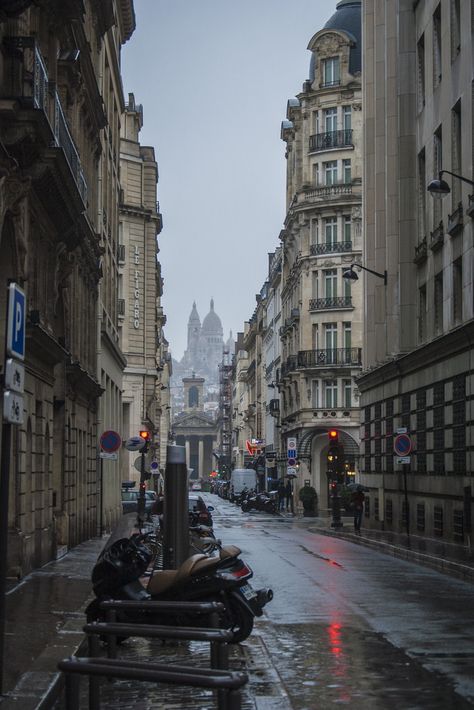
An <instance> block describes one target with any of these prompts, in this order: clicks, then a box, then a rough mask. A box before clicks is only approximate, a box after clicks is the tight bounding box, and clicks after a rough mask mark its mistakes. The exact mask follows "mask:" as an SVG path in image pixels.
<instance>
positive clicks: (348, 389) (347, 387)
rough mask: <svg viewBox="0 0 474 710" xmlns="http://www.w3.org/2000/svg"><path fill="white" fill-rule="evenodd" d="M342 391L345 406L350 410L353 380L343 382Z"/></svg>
mask: <svg viewBox="0 0 474 710" xmlns="http://www.w3.org/2000/svg"><path fill="white" fill-rule="evenodd" d="M342 390H343V393H344V406H345V407H346V408H347V409H350V408H351V407H352V380H342Z"/></svg>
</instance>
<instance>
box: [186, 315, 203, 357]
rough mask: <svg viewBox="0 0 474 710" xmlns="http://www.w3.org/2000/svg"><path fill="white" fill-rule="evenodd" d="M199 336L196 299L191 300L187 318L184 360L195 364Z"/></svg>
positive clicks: (199, 321) (199, 323) (199, 322)
mask: <svg viewBox="0 0 474 710" xmlns="http://www.w3.org/2000/svg"><path fill="white" fill-rule="evenodd" d="M200 338H201V319H200V318H199V313H198V312H197V308H196V301H194V302H193V308H192V310H191V315H190V316H189V320H188V346H187V348H186V352H185V354H184V358H183V359H184V361H185V362H186V363H188V364H190V365H193V366H195V363H196V358H197V353H198V351H199V341H200Z"/></svg>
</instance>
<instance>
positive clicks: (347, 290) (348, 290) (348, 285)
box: [342, 267, 352, 298]
mask: <svg viewBox="0 0 474 710" xmlns="http://www.w3.org/2000/svg"><path fill="white" fill-rule="evenodd" d="M346 268H347V267H344V268H343V269H342V273H344V271H346ZM342 283H343V289H344V298H350V297H351V296H352V281H351V280H350V279H345V278H344V277H342Z"/></svg>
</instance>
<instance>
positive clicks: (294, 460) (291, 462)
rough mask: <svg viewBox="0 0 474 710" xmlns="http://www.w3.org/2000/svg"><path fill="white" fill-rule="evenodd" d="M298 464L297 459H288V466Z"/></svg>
mask: <svg viewBox="0 0 474 710" xmlns="http://www.w3.org/2000/svg"><path fill="white" fill-rule="evenodd" d="M295 464H296V459H293V458H289V459H288V466H295Z"/></svg>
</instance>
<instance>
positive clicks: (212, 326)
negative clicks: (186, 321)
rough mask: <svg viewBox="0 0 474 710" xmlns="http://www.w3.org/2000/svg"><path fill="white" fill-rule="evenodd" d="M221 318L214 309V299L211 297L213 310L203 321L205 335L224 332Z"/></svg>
mask: <svg viewBox="0 0 474 710" xmlns="http://www.w3.org/2000/svg"><path fill="white" fill-rule="evenodd" d="M223 332H224V331H223V329H222V323H221V319H220V318H219V316H218V315H217V313H215V311H214V299H211V310H210V311H209V313H208V314H207V316H206V317H205V318H204V320H203V322H202V334H203V335H220V336H221V337H222V334H223Z"/></svg>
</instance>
